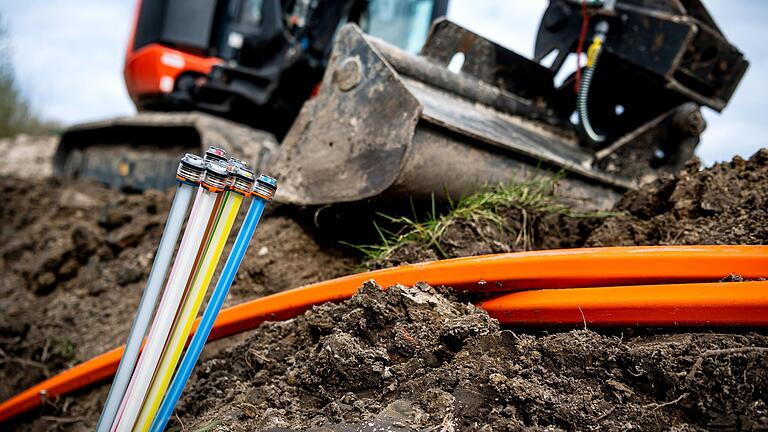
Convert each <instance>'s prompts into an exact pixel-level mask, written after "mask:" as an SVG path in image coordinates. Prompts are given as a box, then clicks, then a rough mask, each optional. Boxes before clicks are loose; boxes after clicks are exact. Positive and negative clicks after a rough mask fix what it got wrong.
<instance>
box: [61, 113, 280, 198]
mask: <svg viewBox="0 0 768 432" xmlns="http://www.w3.org/2000/svg"><path fill="white" fill-rule="evenodd" d="M211 145H215V146H218V147H222V148H224V149H225V150H227V151H228V152H232V153H234V154H237V155H241V156H242V157H243V159H245V160H248V161H252V162H253V163H255V164H256V165H255V167H254V169H255V170H256V171H257V172H261V171H268V168H267V167H268V166H269V164H270V161H272V160H273V157H274V154H275V153H276V151H277V141H276V140H275V138H274V136H272V134H269V133H266V132H263V131H260V130H256V129H251V128H249V127H247V126H244V125H241V124H238V123H234V122H231V121H228V120H224V119H222V118H219V117H214V116H211V115H208V114H203V113H198V112H188V113H160V112H140V113H138V114H137V115H135V116H131V117H118V118H114V119H108V120H104V121H99V122H93V123H83V124H79V125H75V126H72V127H70V128H69V129H67V130H66V131H65V132H64V133H63V134H62V136H61V139H60V141H59V146H58V148H57V149H56V153H55V154H54V156H53V170H54V174H56V175H59V176H66V177H70V178H78V177H87V178H94V179H97V180H99V181H101V182H103V183H106V184H107V185H109V186H111V187H114V188H116V189H124V190H144V189H149V188H155V189H165V188H168V187H171V186H174V185H175V184H176V180H175V177H174V176H173V175H172V174H173V173H174V172H175V170H176V167H177V166H178V164H179V159H180V158H181V157H182V156H184V154H185V153H187V152H191V153H196V154H202V153H203V152H205V149H206V148H208V147H209V146H211Z"/></svg>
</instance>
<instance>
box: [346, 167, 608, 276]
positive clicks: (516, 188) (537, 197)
mask: <svg viewBox="0 0 768 432" xmlns="http://www.w3.org/2000/svg"><path fill="white" fill-rule="evenodd" d="M558 180H559V177H557V176H556V177H555V178H551V177H536V178H533V179H529V180H526V181H521V182H513V183H509V184H499V185H496V186H488V187H486V188H485V189H483V190H482V191H480V192H477V193H475V194H472V195H469V196H466V197H463V198H461V199H460V200H459V201H458V202H456V203H453V202H450V204H449V208H448V211H447V212H446V213H445V214H442V215H441V214H438V212H437V211H436V209H435V200H434V197H433V199H432V210H431V212H430V213H429V214H428V215H426V217H424V218H422V219H421V220H419V218H418V217H417V216H416V212H415V211H413V215H412V216H411V217H406V216H400V217H393V216H390V215H386V214H382V213H379V216H381V217H382V218H384V219H385V220H386V221H387V222H388V223H389V225H392V226H395V227H399V228H396V230H395V231H393V230H386V229H383V228H381V227H380V226H379V224H377V223H376V222H375V221H374V226H375V227H376V230H377V232H378V233H379V238H380V240H381V242H380V243H379V244H375V245H350V244H347V245H348V246H352V247H354V248H355V249H357V250H359V251H361V252H362V253H363V254H364V255H365V258H366V259H365V261H366V264H368V263H371V262H375V261H378V260H381V259H383V258H385V257H387V256H388V255H390V254H391V253H392V252H393V251H395V250H396V249H399V248H401V247H403V246H404V245H407V244H418V245H421V246H423V247H425V248H434V249H435V250H436V251H437V252H438V253H439V254H440V256H442V257H443V258H448V255H447V254H446V253H445V251H444V250H443V248H442V244H441V239H442V237H443V234H444V233H445V230H446V229H447V228H448V227H449V226H450V225H451V224H453V223H456V222H457V221H461V220H473V221H475V222H481V220H486V221H491V222H493V223H495V224H497V225H498V226H499V227H500V228H502V229H504V230H507V231H508V232H512V233H513V234H514V235H515V238H516V240H515V245H514V246H515V247H520V248H522V249H526V250H527V249H530V246H531V230H532V224H531V221H532V220H533V216H534V215H543V214H562V215H568V216H572V217H604V216H610V215H612V214H613V213H605V212H580V211H576V210H574V209H572V208H571V207H569V206H567V205H565V204H563V203H561V202H559V201H558V199H557V197H556V196H555V194H554V190H555V185H556V184H557V182H558ZM412 207H413V206H412ZM504 209H516V210H518V211H519V213H520V214H521V215H522V220H521V221H520V224H521V226H520V227H519V228H518V229H515V228H512V227H511V226H509V225H508V223H507V222H506V221H505V219H504V217H503V216H501V212H502V210H504Z"/></svg>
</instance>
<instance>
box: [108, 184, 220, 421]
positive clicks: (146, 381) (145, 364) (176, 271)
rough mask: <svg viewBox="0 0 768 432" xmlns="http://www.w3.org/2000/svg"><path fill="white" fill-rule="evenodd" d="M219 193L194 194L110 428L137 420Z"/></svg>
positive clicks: (206, 191)
mask: <svg viewBox="0 0 768 432" xmlns="http://www.w3.org/2000/svg"><path fill="white" fill-rule="evenodd" d="M219 196H220V195H219V193H216V192H210V191H209V190H207V189H204V188H200V189H199V190H198V193H197V197H196V198H195V207H196V209H195V211H194V212H193V214H190V218H189V222H187V228H186V229H185V230H184V237H183V238H182V241H181V246H180V247H179V252H178V254H177V256H176V261H175V262H174V265H173V268H172V269H171V275H170V277H169V279H168V283H167V284H166V287H165V292H164V293H163V298H162V299H161V300H160V306H159V307H158V309H157V313H156V314H155V320H154V321H153V323H152V328H151V329H150V330H149V335H148V336H147V342H146V345H145V347H144V351H142V353H141V357H139V363H138V364H137V365H136V369H135V371H134V373H133V377H132V378H131V382H130V384H129V385H128V390H127V392H126V393H125V397H124V398H123V401H122V405H121V407H120V410H119V411H118V415H117V418H116V419H115V422H114V423H113V425H112V426H113V427H112V430H116V431H120V432H124V431H130V430H131V429H133V426H134V423H136V418H137V417H138V415H139V411H140V410H141V407H142V405H143V403H144V399H145V398H146V395H147V390H148V389H149V385H150V383H151V382H152V377H153V376H154V374H155V370H156V368H157V363H158V361H159V360H160V356H161V355H162V353H163V348H164V347H165V343H166V341H167V340H168V334H169V333H170V331H171V328H172V326H173V322H174V318H175V317H176V311H177V310H178V309H179V304H180V302H181V300H182V298H183V296H184V291H185V287H186V285H187V280H188V279H189V276H190V274H191V272H192V271H193V270H194V269H193V266H194V264H195V257H196V256H197V252H198V249H199V248H200V247H201V245H202V243H203V242H204V241H207V239H204V238H203V237H204V234H205V232H206V227H207V225H208V222H209V220H210V218H211V217H212V216H213V217H215V215H212V212H213V210H214V208H215V206H216V199H217V198H218V197H219Z"/></svg>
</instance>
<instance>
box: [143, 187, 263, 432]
mask: <svg viewBox="0 0 768 432" xmlns="http://www.w3.org/2000/svg"><path fill="white" fill-rule="evenodd" d="M276 189H277V181H276V180H275V179H273V178H271V177H268V176H265V175H262V176H260V177H259V178H258V179H257V180H256V185H255V188H254V191H253V200H252V201H251V205H250V207H249V208H248V213H247V214H246V216H245V220H243V225H242V227H241V228H240V232H239V233H238V234H237V238H236V239H235V244H234V245H233V246H232V251H231V252H230V254H229V257H228V258H227V262H226V264H225V265H224V269H223V270H222V272H221V276H220V277H219V281H218V283H217V284H216V288H214V290H213V294H211V299H210V300H209V301H208V306H207V307H206V309H205V312H204V313H203V317H202V319H201V320H200V324H199V325H198V327H197V330H196V331H195V334H194V336H193V337H192V340H191V341H190V343H189V347H188V348H187V351H186V353H185V354H184V358H183V359H182V360H181V364H180V365H179V369H178V371H177V372H176V375H175V376H174V377H173V381H172V382H171V385H170V387H169V388H168V391H167V392H166V394H165V397H164V398H163V402H162V404H161V405H160V408H159V409H158V411H157V413H156V414H155V418H154V420H153V421H152V425H151V427H150V429H149V430H150V431H151V432H155V431H156V432H161V431H163V430H164V429H165V426H166V424H167V423H168V419H169V418H170V416H171V414H173V409H174V407H175V406H176V403H177V402H178V401H179V398H180V397H181V393H182V391H183V390H184V387H185V386H186V384H187V380H189V376H190V375H191V374H192V370H193V369H194V367H195V364H196V363H197V359H198V358H199V357H200V353H201V352H202V351H203V346H204V345H205V341H206V340H207V339H208V335H209V334H210V333H211V328H212V327H213V323H214V321H215V320H216V317H217V316H218V315H219V312H220V311H221V306H222V305H223V304H224V299H225V298H226V296H227V293H228V292H229V288H230V287H231V286H232V281H233V280H234V279H235V275H236V274H237V270H238V269H239V268H240V264H241V263H242V261H243V257H245V252H246V250H247V249H248V245H249V243H250V242H251V238H252V237H253V233H254V232H255V231H256V227H257V226H258V224H259V220H260V219H261V214H262V213H263V211H264V207H266V205H267V203H268V202H269V201H271V200H272V197H273V196H274V193H275V190H276Z"/></svg>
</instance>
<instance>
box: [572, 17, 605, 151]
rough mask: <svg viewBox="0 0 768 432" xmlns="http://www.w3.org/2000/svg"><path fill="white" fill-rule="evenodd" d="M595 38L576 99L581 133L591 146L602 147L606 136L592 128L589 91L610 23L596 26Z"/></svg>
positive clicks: (588, 54) (588, 51) (602, 22)
mask: <svg viewBox="0 0 768 432" xmlns="http://www.w3.org/2000/svg"><path fill="white" fill-rule="evenodd" d="M595 32H596V33H595V36H594V38H593V39H592V45H590V47H589V49H588V50H587V67H586V69H585V71H584V73H583V74H582V76H581V81H580V82H579V93H578V95H577V97H576V110H577V112H578V115H579V131H580V132H581V134H582V136H583V137H584V138H585V139H586V140H587V141H589V143H590V144H593V145H600V144H602V143H603V142H605V135H603V134H600V133H598V132H597V131H595V129H594V128H593V127H592V123H591V122H590V120H589V89H590V88H591V86H592V78H593V76H594V74H595V69H596V68H597V63H598V61H599V60H600V54H601V53H602V51H603V41H605V35H606V33H607V32H608V23H607V22H606V21H600V22H599V23H598V24H597V26H595Z"/></svg>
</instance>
